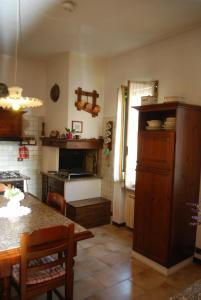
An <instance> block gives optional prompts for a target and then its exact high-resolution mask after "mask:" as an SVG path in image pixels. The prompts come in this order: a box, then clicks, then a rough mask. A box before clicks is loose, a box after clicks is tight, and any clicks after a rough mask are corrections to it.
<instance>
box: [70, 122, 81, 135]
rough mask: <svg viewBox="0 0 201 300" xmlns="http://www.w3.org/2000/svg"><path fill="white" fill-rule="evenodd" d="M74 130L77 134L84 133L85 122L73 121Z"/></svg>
mask: <svg viewBox="0 0 201 300" xmlns="http://www.w3.org/2000/svg"><path fill="white" fill-rule="evenodd" d="M72 130H73V131H74V132H77V133H82V130H83V122H82V121H72Z"/></svg>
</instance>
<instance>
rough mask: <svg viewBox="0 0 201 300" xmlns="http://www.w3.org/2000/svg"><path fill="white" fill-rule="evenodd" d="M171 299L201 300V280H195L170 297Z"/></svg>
mask: <svg viewBox="0 0 201 300" xmlns="http://www.w3.org/2000/svg"><path fill="white" fill-rule="evenodd" d="M169 300H201V280H198V281H196V282H194V283H193V284H192V285H191V286H189V287H188V288H186V289H185V290H184V291H182V292H181V293H178V294H176V295H175V296H173V297H171V298H169Z"/></svg>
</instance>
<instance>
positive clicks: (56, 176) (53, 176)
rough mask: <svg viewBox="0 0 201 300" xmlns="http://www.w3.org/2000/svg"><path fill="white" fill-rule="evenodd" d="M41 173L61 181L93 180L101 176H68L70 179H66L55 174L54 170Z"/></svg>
mask: <svg viewBox="0 0 201 300" xmlns="http://www.w3.org/2000/svg"><path fill="white" fill-rule="evenodd" d="M41 174H43V175H46V176H48V177H52V178H55V179H57V180H60V181H63V182H69V181H81V180H82V181H83V180H95V179H101V178H102V177H100V176H96V175H93V176H80V177H78V178H70V179H68V178H63V177H60V176H58V175H57V174H55V173H54V172H41Z"/></svg>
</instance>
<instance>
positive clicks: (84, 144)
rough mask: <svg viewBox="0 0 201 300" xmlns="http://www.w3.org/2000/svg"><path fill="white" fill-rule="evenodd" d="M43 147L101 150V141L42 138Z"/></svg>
mask: <svg viewBox="0 0 201 300" xmlns="http://www.w3.org/2000/svg"><path fill="white" fill-rule="evenodd" d="M41 140H42V145H43V146H49V147H58V148H66V149H102V148H103V139H80V140H75V139H72V140H67V139H56V138H49V137H44V138H41Z"/></svg>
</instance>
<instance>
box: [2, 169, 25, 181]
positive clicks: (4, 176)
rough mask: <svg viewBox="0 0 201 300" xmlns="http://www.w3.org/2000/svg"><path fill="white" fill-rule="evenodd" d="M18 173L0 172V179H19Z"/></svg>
mask: <svg viewBox="0 0 201 300" xmlns="http://www.w3.org/2000/svg"><path fill="white" fill-rule="evenodd" d="M21 177H22V176H21V174H20V172H19V171H0V179H12V178H21Z"/></svg>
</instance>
